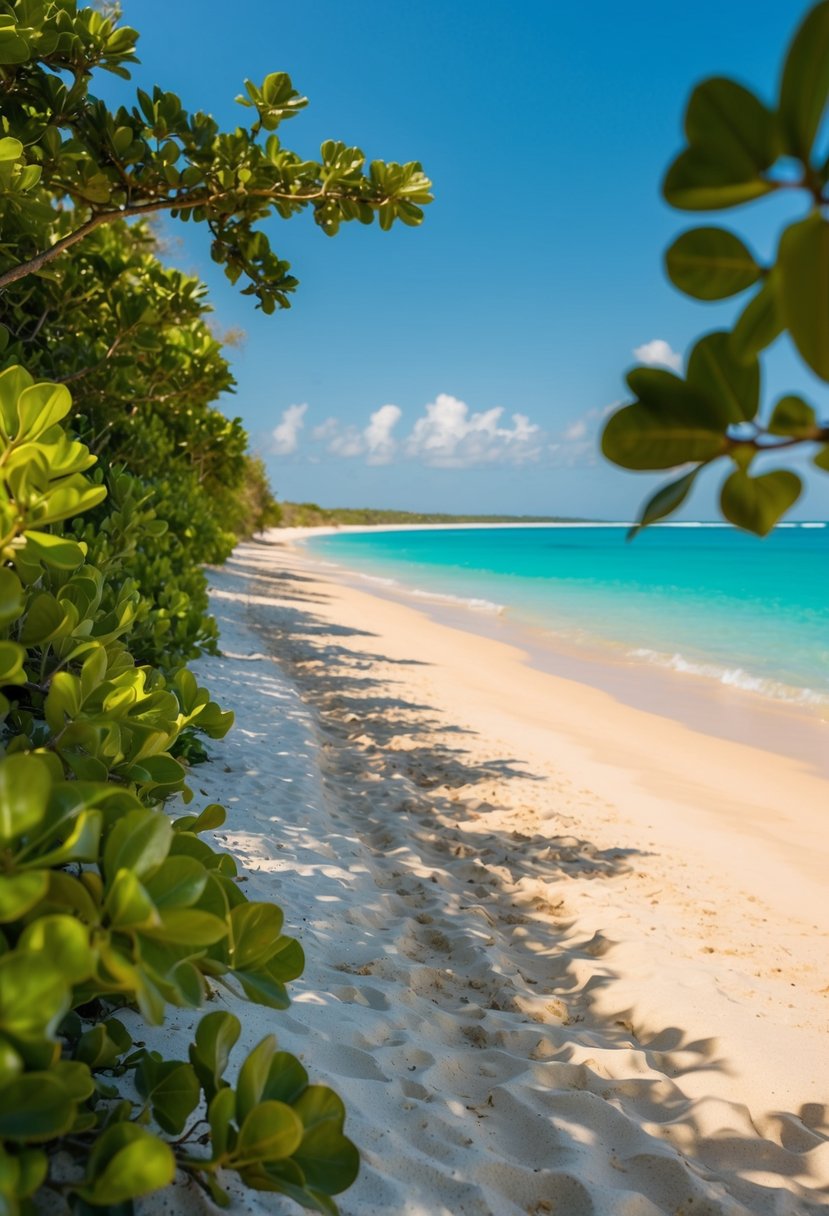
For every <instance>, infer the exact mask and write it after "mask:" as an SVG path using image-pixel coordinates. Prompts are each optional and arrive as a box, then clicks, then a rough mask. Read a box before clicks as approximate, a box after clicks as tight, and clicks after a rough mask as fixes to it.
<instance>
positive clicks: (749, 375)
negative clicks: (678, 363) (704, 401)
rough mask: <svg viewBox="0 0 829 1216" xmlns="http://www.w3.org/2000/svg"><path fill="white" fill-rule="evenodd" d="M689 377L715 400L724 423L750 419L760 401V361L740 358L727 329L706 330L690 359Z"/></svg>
mask: <svg viewBox="0 0 829 1216" xmlns="http://www.w3.org/2000/svg"><path fill="white" fill-rule="evenodd" d="M686 379H687V382H688V384H689V385H691V386H692V387H693V388H695V389H697V390H698V391H699V392H700V393H701V394H703V395H704V396H705V397H706V398H708V399H710V400H716V401H717V402H718V403H719V405H720V407H721V409H722V417H723V421H724V422H725V423H737V422H745V421H750V420H751V419H752V418H753V417H754V416H755V414H756V413H757V409H758V406H759V404H760V364H759V363H758V362H757V360H756V359H752V360H746V361H745V362H741V361H740V360H739V359H737V358H736V357H735V355H734V353H733V351H732V347H731V336H730V334H728V333H726V332H725V331H722V330H721V331H718V332H715V333H711V334H706V335H705V337H704V338H700V340H699V342H697V343H696V345H695V346H694V348H693V350H692V351H691V354H690V356H689V359H688V371H687V373H686Z"/></svg>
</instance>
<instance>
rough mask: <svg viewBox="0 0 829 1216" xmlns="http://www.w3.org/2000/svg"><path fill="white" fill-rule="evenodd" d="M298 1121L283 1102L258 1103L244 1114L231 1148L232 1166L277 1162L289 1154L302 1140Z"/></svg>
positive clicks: (300, 1126)
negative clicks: (236, 1139) (234, 1144)
mask: <svg viewBox="0 0 829 1216" xmlns="http://www.w3.org/2000/svg"><path fill="white" fill-rule="evenodd" d="M302 1136H303V1126H302V1121H301V1120H300V1119H299V1117H298V1116H297V1115H296V1114H295V1113H294V1111H293V1110H292V1108H291V1107H290V1106H286V1105H285V1103H284V1102H260V1103H259V1105H258V1106H255V1107H254V1109H253V1110H252V1111H250V1113H249V1114H248V1115H247V1116H246V1117H245V1119H244V1122H243V1123H242V1126H241V1128H240V1130H239V1139H238V1141H237V1143H236V1147H235V1149H234V1151H233V1162H234V1165H236V1166H237V1168H238V1166H239V1165H241V1164H243V1163H245V1162H256V1161H280V1160H281V1159H282V1158H283V1157H290V1156H291V1154H292V1153H294V1152H295V1150H296V1149H297V1148H299V1145H300V1143H301V1141H302Z"/></svg>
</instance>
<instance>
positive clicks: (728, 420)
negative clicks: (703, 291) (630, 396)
mask: <svg viewBox="0 0 829 1216" xmlns="http://www.w3.org/2000/svg"><path fill="white" fill-rule="evenodd" d="M628 384H629V385H630V387H631V389H632V390H633V392H634V393H635V394H636V397H637V400H636V401H635V402H634V403H633V405H629V406H626V407H625V408H624V409H621V410H620V411H619V412H618V413H616V414H614V415H612V417H611V418H610V420H609V421H608V423H607V425H606V427H605V430H604V434H603V435H602V451H603V452H604V454H605V456H607V457H608V459H609V460H612V461H613V462H614V464H618V465H621V466H622V467H623V468H626V469H669V468H672V467H674V466H675V465H679V464H684V463H686V462H701V461H708V460H711V459H713V458H714V457H715V456H719V455H722V454H723V453H724V452H725V451H726V450H727V447H728V436H727V431H728V427H729V426H731V425H732V424H734V423H739V422H742V421H744V420H746V419H749V418H752V417H753V416H754V413H755V412H756V409H757V401H758V395H759V384H760V372H759V367H758V364H757V361H756V360H752V361H751V362H748V363H740V362H739V361H738V360H737V359H736V358H735V357H734V355H733V354H732V352H731V349H730V345H729V340H728V335H727V334H725V333H714V334H709V335H708V336H707V337H705V338H703V339H701V341H700V342H698V343H697V345H696V346H695V347H694V349H693V350H692V352H691V355H690V358H689V360H688V373H687V378H686V379H685V380H683V379H681V378H680V377H679V376H676V375H674V374H673V373H671V372H667V371H662V370H659V369H656V368H641V367H640V368H636V369H634V371H632V372H631V373H630V375H629V376H628Z"/></svg>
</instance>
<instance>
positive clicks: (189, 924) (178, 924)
mask: <svg viewBox="0 0 829 1216" xmlns="http://www.w3.org/2000/svg"><path fill="white" fill-rule="evenodd" d="M143 931H144V933H146V934H148V935H149V936H150V937H158V938H161V939H162V940H164V941H168V942H181V943H182V945H188V946H192V947H193V948H194V950H198V949H200V948H201V947H202V946H212V945H213V944H214V942H218V941H221V940H222V938H223V937H226V936H227V932H228V929H227V925H226V924H225V922H224V921H222V920H219V918H218V916H211V915H210V913H209V912H201V911H199V910H198V909H196V908H167V909H165V911H163V912H162V913H161V919H160V922H159V923H156V924H150V925H148V926H147V927H146V928H145V929H144V930H143Z"/></svg>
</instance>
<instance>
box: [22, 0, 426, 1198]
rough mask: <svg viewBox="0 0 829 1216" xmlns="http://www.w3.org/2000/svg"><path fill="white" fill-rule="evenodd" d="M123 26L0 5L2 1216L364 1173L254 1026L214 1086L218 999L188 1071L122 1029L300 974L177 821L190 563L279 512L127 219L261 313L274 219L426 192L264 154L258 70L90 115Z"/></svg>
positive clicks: (52, 4) (193, 698) (124, 66)
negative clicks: (187, 97)
mask: <svg viewBox="0 0 829 1216" xmlns="http://www.w3.org/2000/svg"><path fill="white" fill-rule="evenodd" d="M135 41H136V34H135V31H133V30H130V29H127V28H125V27H121V26H120V25H119V24H118V21H117V18H116V16H114V15H113V14H112V13H110V12H109V11H98V10H97V9H94V8H79V7H78V4H77V3H76V0H2V3H0V98H1V99H2V103H1V104H0V861H2V865H0V1212H7V1213H10V1214H12V1216H14V1214H15V1213H21V1216H22V1214H26V1216H28V1213H31V1212H33V1211H34V1210H36V1209H37V1208H38V1207H39V1206H40V1205H41V1201H42V1197H43V1193H44V1191H45V1190H49V1191H51V1193H52V1195H53V1196H55V1195H57V1196H60V1197H61V1200H62V1202H63V1204H64V1206H65V1207H68V1208H69V1209H71V1210H74V1211H77V1212H79V1213H81V1212H87V1211H89V1210H94V1209H98V1210H107V1211H113V1212H116V1213H127V1212H130V1211H131V1210H132V1205H133V1201H134V1200H135V1199H138V1198H140V1197H141V1196H142V1195H144V1194H146V1193H148V1192H149V1191H151V1190H154V1189H157V1188H158V1187H162V1186H165V1185H167V1184H168V1183H169V1182H170V1181H171V1180H172V1178H173V1177H174V1175H175V1174H176V1172H178V1173H179V1174H181V1173H182V1172H183V1173H184V1174H185V1175H187V1176H189V1177H190V1178H192V1179H193V1180H195V1181H196V1182H197V1183H199V1184H200V1185H201V1186H203V1187H204V1188H205V1189H206V1190H207V1191H208V1192H209V1193H210V1194H211V1195H212V1197H213V1199H214V1200H216V1201H218V1202H223V1201H224V1198H225V1182H226V1175H227V1174H228V1173H235V1174H236V1175H237V1176H238V1177H239V1178H240V1179H241V1180H242V1182H243V1183H244V1184H246V1185H249V1186H251V1187H255V1188H257V1189H261V1190H268V1191H279V1192H282V1193H284V1194H285V1195H287V1196H290V1197H292V1198H293V1199H294V1200H296V1201H297V1202H298V1203H300V1204H301V1205H303V1206H305V1207H309V1208H311V1209H313V1210H317V1211H322V1212H328V1213H331V1212H335V1211H336V1207H335V1203H334V1200H333V1198H332V1196H334V1195H336V1194H337V1193H339V1191H341V1190H342V1189H344V1188H345V1187H346V1186H348V1185H350V1183H351V1181H353V1178H354V1176H355V1174H356V1170H357V1153H356V1150H355V1148H354V1146H353V1145H352V1144H351V1143H350V1142H349V1141H348V1140H347V1139H346V1138H345V1136H344V1135H343V1117H344V1111H343V1108H342V1104H341V1102H340V1101H339V1099H338V1098H337V1097H336V1095H334V1094H333V1093H331V1091H329V1090H327V1089H325V1088H324V1087H320V1086H315V1085H310V1084H309V1082H308V1076H307V1074H306V1073H305V1070H304V1068H303V1067H302V1065H301V1064H300V1063H299V1062H298V1061H297V1060H295V1059H294V1058H293V1057H291V1056H289V1055H287V1054H285V1053H282V1052H279V1051H277V1050H276V1045H275V1043H274V1041H273V1039H272V1038H270V1037H269V1038H268V1039H266V1040H264V1041H263V1043H261V1044H259V1046H258V1047H256V1048H254V1051H253V1052H252V1053H251V1054H250V1055H249V1056H248V1057H247V1059H246V1060H245V1061H244V1062H243V1063H242V1065H241V1069H240V1071H239V1073H238V1079H237V1080H234V1081H232V1082H229V1081H228V1080H227V1079H226V1076H225V1073H226V1065H227V1056H228V1053H229V1051H230V1048H231V1047H232V1046H233V1044H234V1043H235V1041H236V1039H237V1038H238V1037H239V1025H238V1022H237V1020H236V1019H235V1018H233V1017H232V1016H231V1015H229V1014H209V1015H208V1016H207V1017H206V1018H203V1019H202V1020H201V1022H200V1023H199V1025H198V1028H197V1030H196V1035H195V1040H194V1043H193V1045H192V1047H191V1050H190V1053H189V1059H187V1060H168V1059H165V1058H163V1057H162V1055H161V1054H159V1053H156V1052H152V1051H149V1050H148V1049H147V1048H146V1046H145V1045H143V1044H142V1043H140V1042H132V1040H131V1037H130V1034H129V1033H128V1032H127V1029H126V1025H127V1024H130V1025H133V1024H134V1022H135V1021H136V1020H137V1019H138V1018H141V1019H143V1020H144V1021H145V1022H150V1023H158V1022H160V1021H161V1020H162V1019H163V1018H164V1016H165V1012H166V1011H167V1009H168V1008H169V1007H170V1006H176V1007H180V1008H182V1009H193V1010H195V1009H197V1008H199V1007H200V1006H201V1005H202V1004H203V1003H204V1001H205V1000H206V999H208V998H210V997H212V996H214V995H215V993H216V991H217V989H219V988H225V989H227V990H229V991H230V992H232V993H234V994H235V995H236V997H238V998H244V999H246V1000H250V1001H254V1002H256V1003H258V1004H261V1005H264V1006H266V1007H268V1008H271V1009H282V1008H284V1007H285V1006H286V1005H287V1002H288V994H287V987H286V985H287V984H288V983H289V982H290V981H291V980H292V979H293V978H295V977H296V976H297V975H299V973H300V972H301V970H302V966H303V956H302V950H301V947H300V946H299V944H298V943H297V942H296V941H295V940H294V939H292V938H291V937H289V936H287V935H286V934H285V933H284V932H283V927H282V926H283V914H282V911H281V909H280V908H279V907H278V906H276V905H274V904H266V903H257V902H251V901H249V900H247V899H246V898H245V896H244V893H243V890H242V888H241V887H240V885H239V882H238V881H237V875H236V868H235V864H234V862H233V860H232V858H231V857H229V856H228V855H226V854H222V853H220V852H217V851H216V850H215V849H214V848H213V847H212V846H211V845H210V843H209V842H208V840H207V839H205V838H204V833H206V832H208V831H210V830H211V829H213V828H216V827H218V826H220V825H221V823H222V822H223V819H224V815H225V812H224V809H223V808H222V807H220V806H218V805H215V804H214V805H211V806H208V807H206V808H205V809H204V810H203V811H201V813H200V814H186V813H183V812H184V811H185V810H186V807H187V805H188V804H189V802H190V800H191V792H190V789H189V784H188V781H189V772H190V768H191V765H193V764H195V763H197V762H200V761H202V760H204V759H206V751H205V746H204V742H203V740H204V739H205V738H208V739H210V738H219V737H221V736H222V735H223V734H224V733H225V732H226V731H227V729H228V728H229V726H230V724H231V721H232V715H231V714H230V713H228V712H226V711H224V710H223V709H222V708H221V707H220V706H219V705H218V704H217V703H216V702H215V701H214V700H213V699H212V698H211V696H210V693H209V691H208V690H207V689H205V688H202V687H201V686H200V684H199V682H198V681H197V680H196V679H195V677H194V676H193V674H192V673H191V672H189V671H188V670H187V668H186V664H187V662H188V661H189V660H190V659H191V658H194V657H196V656H197V655H198V654H199V653H201V652H202V651H205V650H207V651H210V650H215V648H216V642H217V630H216V626H215V623H214V622H213V621H212V620H211V619H210V617H209V615H208V599H207V591H206V582H205V576H204V573H203V569H202V567H203V565H204V563H220V562H222V561H223V560H224V559H225V558H226V557H227V555H228V553H229V552H230V550H231V548H232V547H233V545H234V543H235V540H236V538H237V537H238V536H239V535H245V534H249V533H250V532H252V531H253V530H255V529H257V528H259V527H262V526H266V525H268V524H270V523H274V522H276V521H277V520H278V518H279V508H278V506H277V504H276V503H275V500H274V498H273V495H272V493H271V490H270V487H269V486H268V483H267V477H266V475H265V471H264V468H263V466H262V463H261V461H258V460H257V459H256V458H254V457H253V456H251V454H250V453H249V451H248V447H247V436H246V434H245V431H244V429H243V427H242V425H241V422H240V420H239V419H238V418H233V417H227V416H226V415H225V414H224V413H223V412H222V411H221V410H220V409H219V408H218V403H219V402H220V401H221V399H222V397H223V396H224V395H225V394H228V393H231V392H233V389H234V382H233V377H232V373H231V371H230V368H229V365H228V362H227V359H226V356H225V351H224V349H223V345H222V340H221V337H220V335H219V334H218V333H217V332H216V329H215V326H213V325H212V324H211V318H210V316H209V313H210V308H209V304H208V302H207V299H206V294H205V288H204V285H203V284H202V283H201V282H199V280H198V279H196V278H194V277H192V276H188V275H185V274H183V273H181V272H180V271H177V270H174V269H171V268H170V267H168V266H166V265H165V264H164V262H163V258H162V256H161V255H162V254H163V249H162V247H161V242H160V240H159V237H158V234H157V232H156V231H155V230H154V229H153V228H152V227H151V225H150V223H149V221H148V219H147V216H148V215H149V216H151V215H152V214H153V213H155V212H167V213H169V214H170V215H172V216H175V217H178V218H181V219H189V220H191V221H195V222H202V223H205V224H206V225H207V226H208V228H209V229H210V231H211V234H212V252H213V256H214V257H215V258H216V260H217V261H218V262H220V263H221V264H222V265H223V266H224V267H225V271H226V273H227V274H228V276H229V277H230V278H231V279H232V280H233V281H237V280H241V281H242V282H244V284H245V286H244V290H245V292H246V293H247V294H250V295H253V296H254V297H255V299H256V301H257V304H258V306H260V307H262V308H263V309H264V310H265V311H266V312H270V311H273V309H275V308H276V307H284V306H287V304H288V302H289V295H290V293H291V292H292V291H293V289H294V287H295V285H296V284H295V280H294V279H293V278H292V276H291V275H290V273H289V267H288V265H287V263H285V262H282V261H281V260H280V259H279V258H277V256H276V255H275V254H274V253H273V252H272V250H271V248H270V245H269V243H268V241H267V239H266V238H265V236H264V234H263V232H262V228H261V224H262V221H264V220H265V219H266V218H267V217H268V216H269V215H272V214H274V213H275V214H278V215H280V216H282V217H284V218H288V217H290V216H292V215H294V214H296V213H298V212H299V211H300V210H306V209H310V210H311V211H312V212H313V214H314V218H315V220H316V222H317V223H318V224H319V225H320V227H321V228H322V229H323V231H325V232H326V233H329V234H332V233H333V232H335V231H336V230H337V227H338V226H339V225H340V224H341V223H342V222H344V221H348V220H354V219H356V220H358V221H361V222H366V223H367V222H371V221H372V220H373V219H374V217H375V216H376V217H377V218H378V221H379V224H380V226H381V227H383V228H387V227H389V226H390V225H391V224H392V223H393V222H394V221H395V220H396V219H400V220H401V221H402V222H404V223H407V224H416V223H419V221H420V218H421V208H422V205H423V204H424V203H425V202H427V201H428V197H429V196H428V185H429V184H428V182H427V181H426V179H425V178H424V177H423V175H422V172H421V171H420V168H419V166H417V165H403V166H401V165H393V164H391V165H386V164H383V163H381V162H375V163H374V164H372V165H370V166H368V167H366V165H365V162H364V158H363V156H362V153H360V152H359V151H358V150H356V149H350V148H346V147H345V146H344V145H342V144H338V143H336V142H332V141H329V142H327V143H326V144H324V145H323V147H322V149H321V153H320V158H319V160H318V161H306V160H304V159H303V158H300V157H298V156H296V155H295V154H294V153H292V152H290V151H288V150H287V149H285V148H284V147H283V146H282V144H281V143H280V141H279V137H278V136H277V134H276V133H275V132H276V131H277V129H278V128H279V127H280V125H281V123H282V122H284V121H285V120H286V119H288V118H290V117H291V116H292V115H293V114H295V113H296V112H298V111H299V110H300V109H301V108H302V107H303V105H304V104H305V102H304V99H303V98H300V97H299V96H298V95H297V93H296V91H295V90H294V89H293V86H292V84H291V82H290V80H289V79H288V77H287V76H285V75H284V74H282V73H276V74H273V75H271V76H269V77H267V78H266V80H265V81H264V82H263V83H262V84H261V85H253V84H252V83H248V84H247V85H246V93H245V95H244V96H243V97H242V98H241V102H242V105H243V107H244V108H245V109H246V110H247V111H248V112H249V114H250V117H251V122H250V126H249V127H247V128H237V129H236V130H234V131H229V132H222V131H220V130H219V129H218V128H217V126H216V124H215V123H214V122H213V120H212V119H210V118H209V117H208V116H206V115H204V114H199V113H197V114H188V113H186V112H185V111H184V110H183V108H182V107H181V104H180V102H179V100H178V98H177V97H175V95H174V94H172V93H168V92H165V91H163V90H160V89H154V90H152V91H151V92H149V93H143V92H141V91H139V92H138V93H137V95H136V97H135V101H134V103H131V104H130V105H128V106H124V107H121V108H120V109H118V110H117V111H114V112H112V111H109V110H108V109H107V108H106V107H105V106H104V105H103V104H102V103H101V102H100V101H98V100H97V99H96V98H95V96H94V95H93V94H92V92H91V91H90V81H91V78H92V76H93V75H94V73H95V72H96V71H97V70H99V69H102V70H106V71H109V72H112V73H114V74H116V75H118V76H121V77H126V76H127V75H128V69H129V66H130V64H131V63H133V62H134V61H135ZM127 221H129V222H127ZM24 369H25V370H24ZM171 799H175V800H176V803H177V810H176V812H175V813H174V814H173V815H172V816H171V814H170V813H169V805H170V800H171ZM119 1014H120V1015H121V1016H120V1017H119V1016H118V1015H119Z"/></svg>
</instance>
